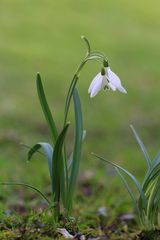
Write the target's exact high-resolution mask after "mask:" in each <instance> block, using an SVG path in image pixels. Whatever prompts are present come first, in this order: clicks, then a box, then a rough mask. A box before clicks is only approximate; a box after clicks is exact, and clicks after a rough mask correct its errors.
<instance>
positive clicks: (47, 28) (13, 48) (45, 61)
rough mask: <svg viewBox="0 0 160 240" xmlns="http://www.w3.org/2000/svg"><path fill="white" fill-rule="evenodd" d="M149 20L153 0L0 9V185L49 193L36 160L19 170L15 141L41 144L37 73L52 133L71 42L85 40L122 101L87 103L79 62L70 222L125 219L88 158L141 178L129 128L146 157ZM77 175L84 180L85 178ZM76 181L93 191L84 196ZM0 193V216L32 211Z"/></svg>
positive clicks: (157, 138) (159, 9) (156, 5)
mask: <svg viewBox="0 0 160 240" xmlns="http://www.w3.org/2000/svg"><path fill="white" fill-rule="evenodd" d="M159 16H160V2H159V1H157V0H153V1H151V2H146V1H144V0H141V1H138V0H135V1H127V0H118V1H104V0H103V1H102V0H99V1H96V0H92V1H85V0H80V1H74V0H69V1H65V0H63V1H51V0H46V1H42V0H38V1H37V0H33V1H25V0H14V1H12V0H1V1H0V90H1V93H0V153H1V154H0V181H9V180H14V181H23V182H27V183H30V184H34V185H35V186H37V187H39V188H40V189H42V190H44V192H47V191H48V192H49V187H50V185H49V184H50V183H49V177H48V169H47V164H46V162H45V161H44V160H43V159H41V158H40V157H39V156H38V155H37V156H35V158H34V159H33V161H32V162H31V163H30V164H26V156H27V149H25V148H23V147H22V146H20V145H19V143H25V144H27V145H31V146H32V145H33V144H35V143H36V142H38V141H50V136H49V132H48V129H47V126H46V123H45V119H44V117H43V114H42V111H41V108H40V104H39V102H38V97H37V93H36V86H35V79H36V73H37V72H40V73H41V75H42V80H43V82H44V87H45V91H46V94H47V97H48V101H49V103H50V106H51V108H52V110H53V112H54V116H55V118H56V122H57V125H58V128H59V130H60V129H61V127H62V124H63V121H62V118H63V114H64V99H65V96H66V93H67V88H68V86H69V83H70V81H71V78H72V75H73V73H74V71H75V69H76V67H77V65H78V64H79V63H80V61H81V59H82V58H83V56H84V55H85V50H86V49H85V45H84V43H83V42H82V41H81V39H80V36H81V35H85V36H87V37H88V38H89V40H90V43H91V47H92V48H93V49H97V50H101V51H103V52H104V53H106V55H107V57H108V59H109V62H110V65H111V68H112V70H113V71H115V72H116V73H117V74H118V75H119V77H120V78H121V81H122V83H123V85H124V87H125V88H126V89H127V92H128V94H127V95H123V94H121V93H119V92H118V91H117V92H115V93H113V92H111V91H108V92H101V93H100V94H98V95H97V96H96V97H95V98H94V99H90V98H89V95H88V93H87V91H88V87H89V84H90V81H91V80H92V78H93V77H94V76H95V74H96V73H97V72H98V71H99V65H98V63H96V62H94V63H93V62H92V63H90V64H88V65H87V66H86V68H85V69H84V71H83V73H82V74H81V78H80V80H79V83H78V88H79V92H80V96H81V100H82V107H83V112H84V126H85V129H86V130H87V137H86V140H85V142H84V145H83V155H82V161H81V171H80V177H79V183H78V188H77V189H78V190H77V194H76V204H75V210H74V214H75V216H78V215H81V216H82V218H83V216H84V217H85V216H86V215H89V214H90V213H92V216H93V219H94V216H95V212H96V211H97V209H98V208H99V207H101V206H106V207H107V209H109V211H111V215H112V217H113V218H114V216H115V215H116V214H117V215H118V214H120V213H123V212H126V211H129V212H132V205H131V201H130V199H129V197H128V195H127V193H126V191H125V190H124V189H123V187H122V184H121V182H120V181H119V179H118V177H116V174H115V172H114V171H112V169H111V168H110V167H108V166H106V165H105V164H104V163H102V162H100V161H99V160H97V159H95V158H93V157H92V156H91V154H90V153H91V152H92V151H94V152H96V153H98V154H100V155H102V156H104V157H106V158H107V159H109V160H111V161H114V162H116V163H119V164H121V165H122V166H125V167H127V168H128V169H129V170H131V171H132V172H133V173H134V174H136V176H138V178H139V180H141V179H142V178H143V173H144V168H145V161H144V158H143V156H142V154H141V152H140V151H139V148H138V146H137V143H136V141H135V139H134V137H133V134H132V132H131V130H130V129H129V125H130V124H133V125H134V127H135V128H136V130H137V132H138V133H139V135H140V136H141V138H142V140H143V141H144V143H145V144H146V145H147V147H148V151H149V153H150V154H151V156H152V157H153V156H154V155H155V154H156V153H157V151H158V149H159V148H160V121H159V118H160V110H159V101H160V94H159V89H160V68H159V59H160V44H159V43H160V31H159V27H160V19H159ZM70 117H71V119H72V113H71V115H70ZM71 123H72V121H71ZM71 134H72V131H71V132H70V135H71ZM86 171H87V172H88V171H90V172H91V178H90V179H89V180H88V179H87V177H86ZM87 176H88V175H87ZM86 179H87V180H86ZM85 181H87V183H88V181H89V186H90V185H91V188H93V189H92V191H91V194H89V196H87V194H88V193H86V192H85V191H89V190H85V187H84V186H85ZM97 189H99V191H98V190H97ZM96 191H98V193H99V194H96ZM117 191H118V194H117ZM15 193H16V194H15ZM0 194H1V199H2V201H1V203H0V205H1V207H2V209H12V207H10V206H11V205H15V204H17V205H18V203H19V201H22V203H23V204H24V202H25V204H26V205H27V206H28V208H29V209H32V207H33V206H36V202H37V201H38V202H39V203H40V202H41V200H40V199H39V198H35V196H36V195H34V194H33V193H31V192H30V191H28V192H27V191H26V190H25V191H23V190H18V189H17V188H16V189H13V188H12V191H11V190H9V189H8V188H6V187H3V188H2V189H1V191H0ZM122 199H123V201H122ZM23 204H22V205H23ZM13 209H14V208H13ZM112 210H113V211H112Z"/></svg>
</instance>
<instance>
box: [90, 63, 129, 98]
mask: <svg viewBox="0 0 160 240" xmlns="http://www.w3.org/2000/svg"><path fill="white" fill-rule="evenodd" d="M105 88H108V89H111V90H112V91H116V89H118V90H119V91H120V92H122V93H127V91H126V89H125V88H124V87H123V86H122V84H121V80H120V79H119V77H118V76H117V75H116V74H115V73H114V72H112V71H111V69H110V67H109V66H108V67H105V68H102V71H101V72H100V73H98V74H97V75H96V76H95V77H94V79H93V80H92V82H91V84H90V86H89V89H88V93H89V94H90V97H91V98H93V97H94V96H96V94H97V93H98V92H99V91H100V90H101V89H105Z"/></svg>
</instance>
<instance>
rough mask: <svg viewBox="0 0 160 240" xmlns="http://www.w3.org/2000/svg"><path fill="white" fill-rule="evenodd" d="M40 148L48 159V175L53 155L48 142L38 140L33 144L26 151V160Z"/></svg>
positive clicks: (50, 170)
mask: <svg viewBox="0 0 160 240" xmlns="http://www.w3.org/2000/svg"><path fill="white" fill-rule="evenodd" d="M40 148H42V149H43V152H44V155H45V157H46V159H47V160H48V168H49V172H50V176H52V157H53V148H52V146H51V145H50V144H49V143H46V142H39V143H37V144H35V145H34V146H33V147H32V148H31V149H30V150H29V152H28V160H30V159H31V158H32V156H33V154H35V153H36V152H37V151H38V150H39V149H40Z"/></svg>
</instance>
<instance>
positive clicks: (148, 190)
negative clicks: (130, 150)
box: [93, 126, 160, 231]
mask: <svg viewBox="0 0 160 240" xmlns="http://www.w3.org/2000/svg"><path fill="white" fill-rule="evenodd" d="M131 129H132V131H133V133H134V136H135V138H136V140H137V142H138V144H139V146H140V148H141V150H142V152H143V154H144V157H145V160H146V163H147V167H148V169H147V172H146V174H145V176H144V179H143V183H142V184H140V183H139V181H138V180H137V179H136V177H135V176H134V175H133V174H132V173H130V172H129V171H128V170H126V169H125V168H123V167H121V166H119V165H117V164H115V163H113V162H110V161H108V160H106V159H105V158H103V157H101V156H99V155H96V154H93V155H94V156H96V157H97V158H99V159H101V160H103V161H104V162H106V163H108V164H110V165H112V166H113V167H114V168H115V169H116V171H117V173H118V175H119V176H120V178H121V180H122V182H123V183H124V186H125V188H126V189H127V191H128V193H129V194H130V196H131V199H132V201H133V204H134V207H135V209H136V212H137V215H138V220H139V222H140V225H141V227H142V229H144V230H145V231H154V230H155V229H156V227H158V228H160V152H158V154H157V155H156V156H155V158H154V159H153V160H151V159H150V157H149V154H148V152H147V149H146V147H145V146H144V144H143V142H142V141H141V139H140V137H139V136H138V134H137V132H136V130H135V129H134V128H133V126H131ZM125 175H126V176H128V177H129V179H131V181H132V182H133V183H134V185H135V187H136V189H137V191H138V197H136V196H135V193H134V192H133V191H132V189H131V188H130V186H129V184H128V182H127V179H126V177H125Z"/></svg>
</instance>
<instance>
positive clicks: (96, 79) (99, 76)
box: [88, 73, 102, 93]
mask: <svg viewBox="0 0 160 240" xmlns="http://www.w3.org/2000/svg"><path fill="white" fill-rule="evenodd" d="M101 78H102V75H101V73H98V74H97V75H96V76H95V77H94V78H93V80H92V82H91V84H90V86H89V89H88V93H91V91H92V89H93V87H94V85H95V84H96V83H97V82H99V81H101Z"/></svg>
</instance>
